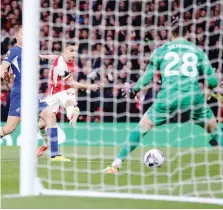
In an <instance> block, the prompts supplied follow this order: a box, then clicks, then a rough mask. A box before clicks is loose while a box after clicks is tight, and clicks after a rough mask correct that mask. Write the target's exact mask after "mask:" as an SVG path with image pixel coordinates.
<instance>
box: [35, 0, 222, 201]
mask: <svg viewBox="0 0 223 210" xmlns="http://www.w3.org/2000/svg"><path fill="white" fill-rule="evenodd" d="M222 14H223V13H222V1H221V0H214V1H208V0H190V1H188V0H187V1H183V0H175V1H161V0H160V1H154V0H145V1H138V0H137V1H125V0H123V1H113V0H110V1H100V0H99V1H88V0H86V1H69V0H62V1H60V0H58V1H57V0H54V1H53V0H42V1H41V15H40V16H41V20H40V21H41V23H40V26H41V27H40V52H41V54H58V55H59V54H60V53H61V51H62V49H63V44H64V43H65V42H66V41H67V40H74V41H75V42H77V43H79V55H78V58H77V60H76V68H75V69H76V70H75V79H76V80H77V81H79V82H82V83H86V82H89V83H96V84H100V86H101V89H100V90H99V91H97V92H89V91H85V90H79V91H78V106H79V108H80V110H81V114H80V117H79V119H78V123H77V126H76V127H75V128H72V127H71V126H70V125H69V123H68V119H67V118H66V115H65V114H64V112H63V110H61V112H60V113H59V114H58V115H57V118H58V128H59V144H60V152H61V154H62V155H64V156H65V157H68V158H70V159H71V160H72V161H71V162H60V163H55V162H51V161H50V159H49V158H48V157H47V156H46V155H45V156H43V157H41V158H40V159H39V160H38V179H39V181H40V182H41V186H42V187H41V188H40V189H39V190H40V193H42V194H46V195H74V196H95V197H97V196H99V197H117V198H137V199H158V200H175V201H194V202H203V203H205V202H209V203H221V204H222V203H223V190H222V189H223V179H222V173H223V165H222V163H223V152H222V149H221V148H219V147H211V146H210V145H209V140H210V139H211V136H210V135H209V134H208V133H207V132H206V131H205V130H204V129H203V128H201V127H199V126H198V125H196V124H195V122H193V121H191V120H189V118H188V116H189V114H188V111H189V110H186V111H185V110H176V111H175V112H174V113H175V115H173V116H171V120H168V121H167V123H166V124H164V125H162V126H157V127H156V128H154V129H152V130H151V131H149V132H148V134H147V135H146V136H145V137H144V138H142V139H141V141H140V145H139V147H138V148H137V149H136V150H135V151H134V152H133V153H132V154H130V155H129V156H128V158H127V160H126V161H125V162H124V163H123V166H122V168H121V169H120V170H119V171H118V173H117V175H115V176H113V175H110V174H104V173H103V169H104V168H106V167H107V166H109V165H110V164H111V163H112V161H113V160H114V158H115V157H116V155H117V154H118V153H119V149H120V146H121V145H122V144H123V143H124V142H125V140H126V137H127V136H128V134H129V133H130V132H131V131H132V129H133V128H134V127H135V126H136V124H137V123H138V122H139V120H140V119H141V118H142V116H143V114H144V113H145V111H146V110H147V109H148V108H149V107H151V105H152V104H153V102H154V101H155V100H156V95H157V93H158V92H159V90H160V88H161V85H162V78H160V76H159V74H157V75H155V76H154V78H153V81H152V83H151V84H150V85H149V86H147V87H146V88H144V89H143V91H142V94H141V95H140V99H139V100H137V101H136V100H135V99H133V98H131V97H127V98H125V97H123V96H122V94H121V88H122V86H123V84H124V83H125V82H130V81H134V82H136V81H137V80H138V78H139V77H140V76H141V75H142V74H143V73H144V71H145V68H146V65H147V64H148V62H149V58H150V55H151V53H152V52H153V50H154V49H155V48H157V47H159V46H161V45H162V44H164V43H166V42H167V41H168V40H170V34H169V30H170V25H171V22H172V21H173V20H174V19H181V20H183V24H184V25H185V26H187V27H188V34H187V38H188V39H189V40H190V41H191V42H193V43H195V44H196V45H198V46H199V47H200V48H202V49H203V50H204V51H205V52H206V53H207V54H208V56H209V58H210V61H211V64H212V66H213V68H214V69H215V70H216V74H218V79H219V81H220V80H221V75H222V55H223V54H222V40H223V36H222V33H223V28H222V27H223V23H222V19H223V17H222ZM51 65H52V63H51V61H41V66H40V68H41V69H40V86H39V92H40V94H41V95H43V96H45V91H46V83H47V80H48V73H49V69H50V68H51ZM200 85H201V87H203V83H202V78H201V80H200ZM221 87H222V86H221ZM188 91H189V90H188ZM218 97H220V94H218V95H217V94H214V93H213V94H212V96H211V97H209V98H207V103H208V104H209V106H210V107H211V108H212V110H213V112H214V114H215V116H216V117H217V119H218V122H219V123H221V122H222V118H220V113H221V109H222V104H221V102H220V100H218V99H216V98H218ZM218 133H219V135H220V134H222V130H220V129H219V131H218ZM38 144H39V145H41V144H42V140H41V139H40V136H39V139H38ZM152 148H156V149H159V150H161V151H162V152H163V153H164V156H165V162H164V165H163V166H162V167H160V168H147V167H146V166H145V165H144V163H143V156H144V154H145V153H146V151H147V150H148V149H152Z"/></svg>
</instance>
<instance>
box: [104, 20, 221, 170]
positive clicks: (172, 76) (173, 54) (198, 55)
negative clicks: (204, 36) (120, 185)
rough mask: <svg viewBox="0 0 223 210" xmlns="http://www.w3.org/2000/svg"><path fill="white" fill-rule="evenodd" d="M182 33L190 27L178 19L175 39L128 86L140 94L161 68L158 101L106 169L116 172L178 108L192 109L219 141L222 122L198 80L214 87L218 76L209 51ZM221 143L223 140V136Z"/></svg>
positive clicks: (213, 141) (214, 140) (193, 115)
mask: <svg viewBox="0 0 223 210" xmlns="http://www.w3.org/2000/svg"><path fill="white" fill-rule="evenodd" d="M179 34H182V35H183V36H185V35H186V28H184V27H181V26H180V25H179V21H178V20H175V21H173V22H172V24H171V39H172V40H171V41H170V42H168V43H166V44H164V45H163V46H161V47H159V48H157V49H156V50H155V51H154V52H153V53H152V55H151V57H150V60H149V64H148V66H147V68H146V71H145V73H144V75H143V76H142V77H141V78H140V79H139V80H138V81H137V83H136V84H135V85H134V86H133V88H125V92H128V91H129V90H131V92H132V93H133V94H134V95H136V94H137V93H138V92H140V90H141V89H142V88H144V87H145V86H146V85H148V84H149V83H150V82H151V80H152V78H153V75H154V74H155V73H156V71H157V70H160V73H161V77H162V87H161V90H160V92H159V93H158V95H157V99H156V101H155V102H154V104H153V105H152V106H151V107H150V108H149V109H148V110H147V112H146V113H145V114H144V115H143V117H142V119H141V120H140V122H139V124H138V125H137V126H136V127H135V129H134V130H133V131H132V132H131V133H130V134H129V136H128V137H127V140H126V143H125V144H124V145H123V147H122V149H121V151H120V153H119V155H118V156H117V157H116V159H115V160H114V161H113V163H112V165H111V166H108V167H107V168H106V169H104V172H105V173H108V174H115V173H116V172H117V171H118V169H119V168H120V167H121V165H122V162H123V160H125V159H126V157H127V155H128V154H129V153H131V152H132V151H133V150H134V149H135V148H136V147H137V146H138V144H139V142H140V139H141V138H142V137H143V136H144V135H145V134H146V133H147V132H148V131H150V130H151V129H152V128H153V127H154V126H157V125H162V124H164V123H166V121H167V120H168V119H169V118H171V117H172V116H173V115H174V114H176V112H177V110H189V109H191V119H193V120H194V122H195V123H196V124H198V125H200V126H202V127H203V128H205V129H206V130H207V132H208V133H210V135H211V137H212V139H211V140H210V144H212V146H217V145H218V140H219V136H218V132H217V131H218V124H217V121H216V118H215V117H214V115H213V113H212V111H211V109H210V108H209V107H208V105H207V104H206V101H205V97H204V93H203V91H202V90H201V88H200V86H199V82H198V80H199V78H200V77H202V78H204V81H205V86H206V88H207V89H208V90H212V89H213V88H215V87H217V85H218V80H217V78H216V75H215V72H214V71H213V69H212V67H211V64H210V62H209V59H208V57H207V55H206V54H205V53H204V52H203V51H202V50H201V49H200V48H198V47H197V46H196V45H194V44H193V43H191V42H189V41H187V40H186V39H184V38H183V37H180V36H179ZM219 143H220V142H219ZM220 144H223V141H222V140H221V143H220Z"/></svg>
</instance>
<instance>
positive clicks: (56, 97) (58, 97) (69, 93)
mask: <svg viewBox="0 0 223 210" xmlns="http://www.w3.org/2000/svg"><path fill="white" fill-rule="evenodd" d="M45 101H46V102H47V104H48V105H49V107H50V109H51V110H52V111H53V112H56V113H57V112H58V111H59V109H60V107H62V108H64V109H65V106H66V103H67V101H73V103H74V106H77V97H76V90H75V89H73V88H70V89H67V90H63V91H61V92H59V93H55V94H53V95H51V96H47V97H46V98H45Z"/></svg>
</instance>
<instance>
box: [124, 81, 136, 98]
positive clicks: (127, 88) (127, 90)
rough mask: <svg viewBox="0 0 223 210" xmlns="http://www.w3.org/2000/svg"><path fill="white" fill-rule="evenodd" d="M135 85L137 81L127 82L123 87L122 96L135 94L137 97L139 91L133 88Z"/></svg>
mask: <svg viewBox="0 0 223 210" xmlns="http://www.w3.org/2000/svg"><path fill="white" fill-rule="evenodd" d="M134 85H135V83H128V82H126V83H125V84H124V85H123V87H122V89H121V92H122V96H123V97H126V96H127V95H129V96H130V97H131V96H133V97H134V98H135V97H136V94H137V92H136V91H135V90H134V89H133V86H134Z"/></svg>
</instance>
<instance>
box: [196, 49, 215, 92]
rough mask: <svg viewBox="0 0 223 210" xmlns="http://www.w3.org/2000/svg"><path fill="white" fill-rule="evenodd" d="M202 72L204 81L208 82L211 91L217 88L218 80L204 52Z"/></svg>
mask: <svg viewBox="0 0 223 210" xmlns="http://www.w3.org/2000/svg"><path fill="white" fill-rule="evenodd" d="M200 70H201V74H202V75H203V76H204V80H205V81H206V84H207V86H208V87H209V88H210V89H213V88H215V87H217V85H218V79H217V77H216V74H215V72H214V70H213V68H212V66H211V64H210V61H209V59H208V57H207V55H206V53H204V52H203V51H202V52H201V53H200Z"/></svg>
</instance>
